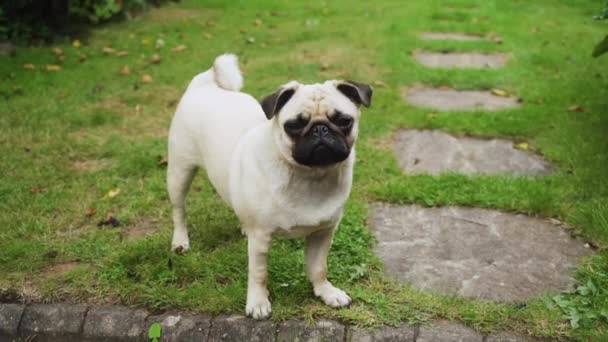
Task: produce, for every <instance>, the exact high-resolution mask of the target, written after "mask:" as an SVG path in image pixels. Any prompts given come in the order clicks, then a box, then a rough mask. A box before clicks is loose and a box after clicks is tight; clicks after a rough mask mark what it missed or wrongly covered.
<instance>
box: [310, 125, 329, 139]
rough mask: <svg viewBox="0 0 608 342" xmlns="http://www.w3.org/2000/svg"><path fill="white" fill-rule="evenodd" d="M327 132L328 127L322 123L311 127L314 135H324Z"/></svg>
mask: <svg viewBox="0 0 608 342" xmlns="http://www.w3.org/2000/svg"><path fill="white" fill-rule="evenodd" d="M328 134H329V127H327V126H326V125H324V124H318V125H315V126H313V127H312V135H314V136H315V137H319V138H321V137H324V136H326V135H328Z"/></svg>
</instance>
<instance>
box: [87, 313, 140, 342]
mask: <svg viewBox="0 0 608 342" xmlns="http://www.w3.org/2000/svg"><path fill="white" fill-rule="evenodd" d="M146 317H148V312H147V311H145V310H131V309H129V308H127V307H124V306H118V305H108V306H95V307H92V308H91V309H90V310H89V312H88V313H87V317H86V319H85V322H84V327H83V336H84V337H85V339H87V340H94V341H137V340H138V339H139V338H141V335H142V334H143V333H144V332H145V331H147V328H148V327H147V326H146V323H145V320H146Z"/></svg>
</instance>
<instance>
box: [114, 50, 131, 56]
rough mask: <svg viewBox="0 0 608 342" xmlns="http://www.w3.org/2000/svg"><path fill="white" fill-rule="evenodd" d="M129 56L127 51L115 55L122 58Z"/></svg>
mask: <svg viewBox="0 0 608 342" xmlns="http://www.w3.org/2000/svg"><path fill="white" fill-rule="evenodd" d="M128 55H129V51H118V52H117V53H116V56H117V57H124V56H128Z"/></svg>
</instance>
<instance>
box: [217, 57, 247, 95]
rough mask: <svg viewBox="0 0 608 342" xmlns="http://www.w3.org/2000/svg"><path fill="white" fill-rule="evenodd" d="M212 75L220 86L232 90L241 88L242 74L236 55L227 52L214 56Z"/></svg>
mask: <svg viewBox="0 0 608 342" xmlns="http://www.w3.org/2000/svg"><path fill="white" fill-rule="evenodd" d="M213 76H214V78H215V83H217V85H218V86H220V88H224V89H226V90H232V91H239V90H241V88H243V75H241V70H240V69H239V62H238V59H237V57H236V55H233V54H230V53H227V54H223V55H221V56H219V57H218V58H216V59H215V62H213Z"/></svg>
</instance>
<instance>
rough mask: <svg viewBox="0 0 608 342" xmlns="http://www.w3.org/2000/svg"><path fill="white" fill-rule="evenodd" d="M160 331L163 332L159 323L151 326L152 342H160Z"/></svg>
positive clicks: (149, 332)
mask: <svg viewBox="0 0 608 342" xmlns="http://www.w3.org/2000/svg"><path fill="white" fill-rule="evenodd" d="M160 331H161V326H160V324H159V323H154V324H152V325H151V326H150V329H149V330H148V337H149V338H150V341H153V342H158V341H160Z"/></svg>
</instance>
